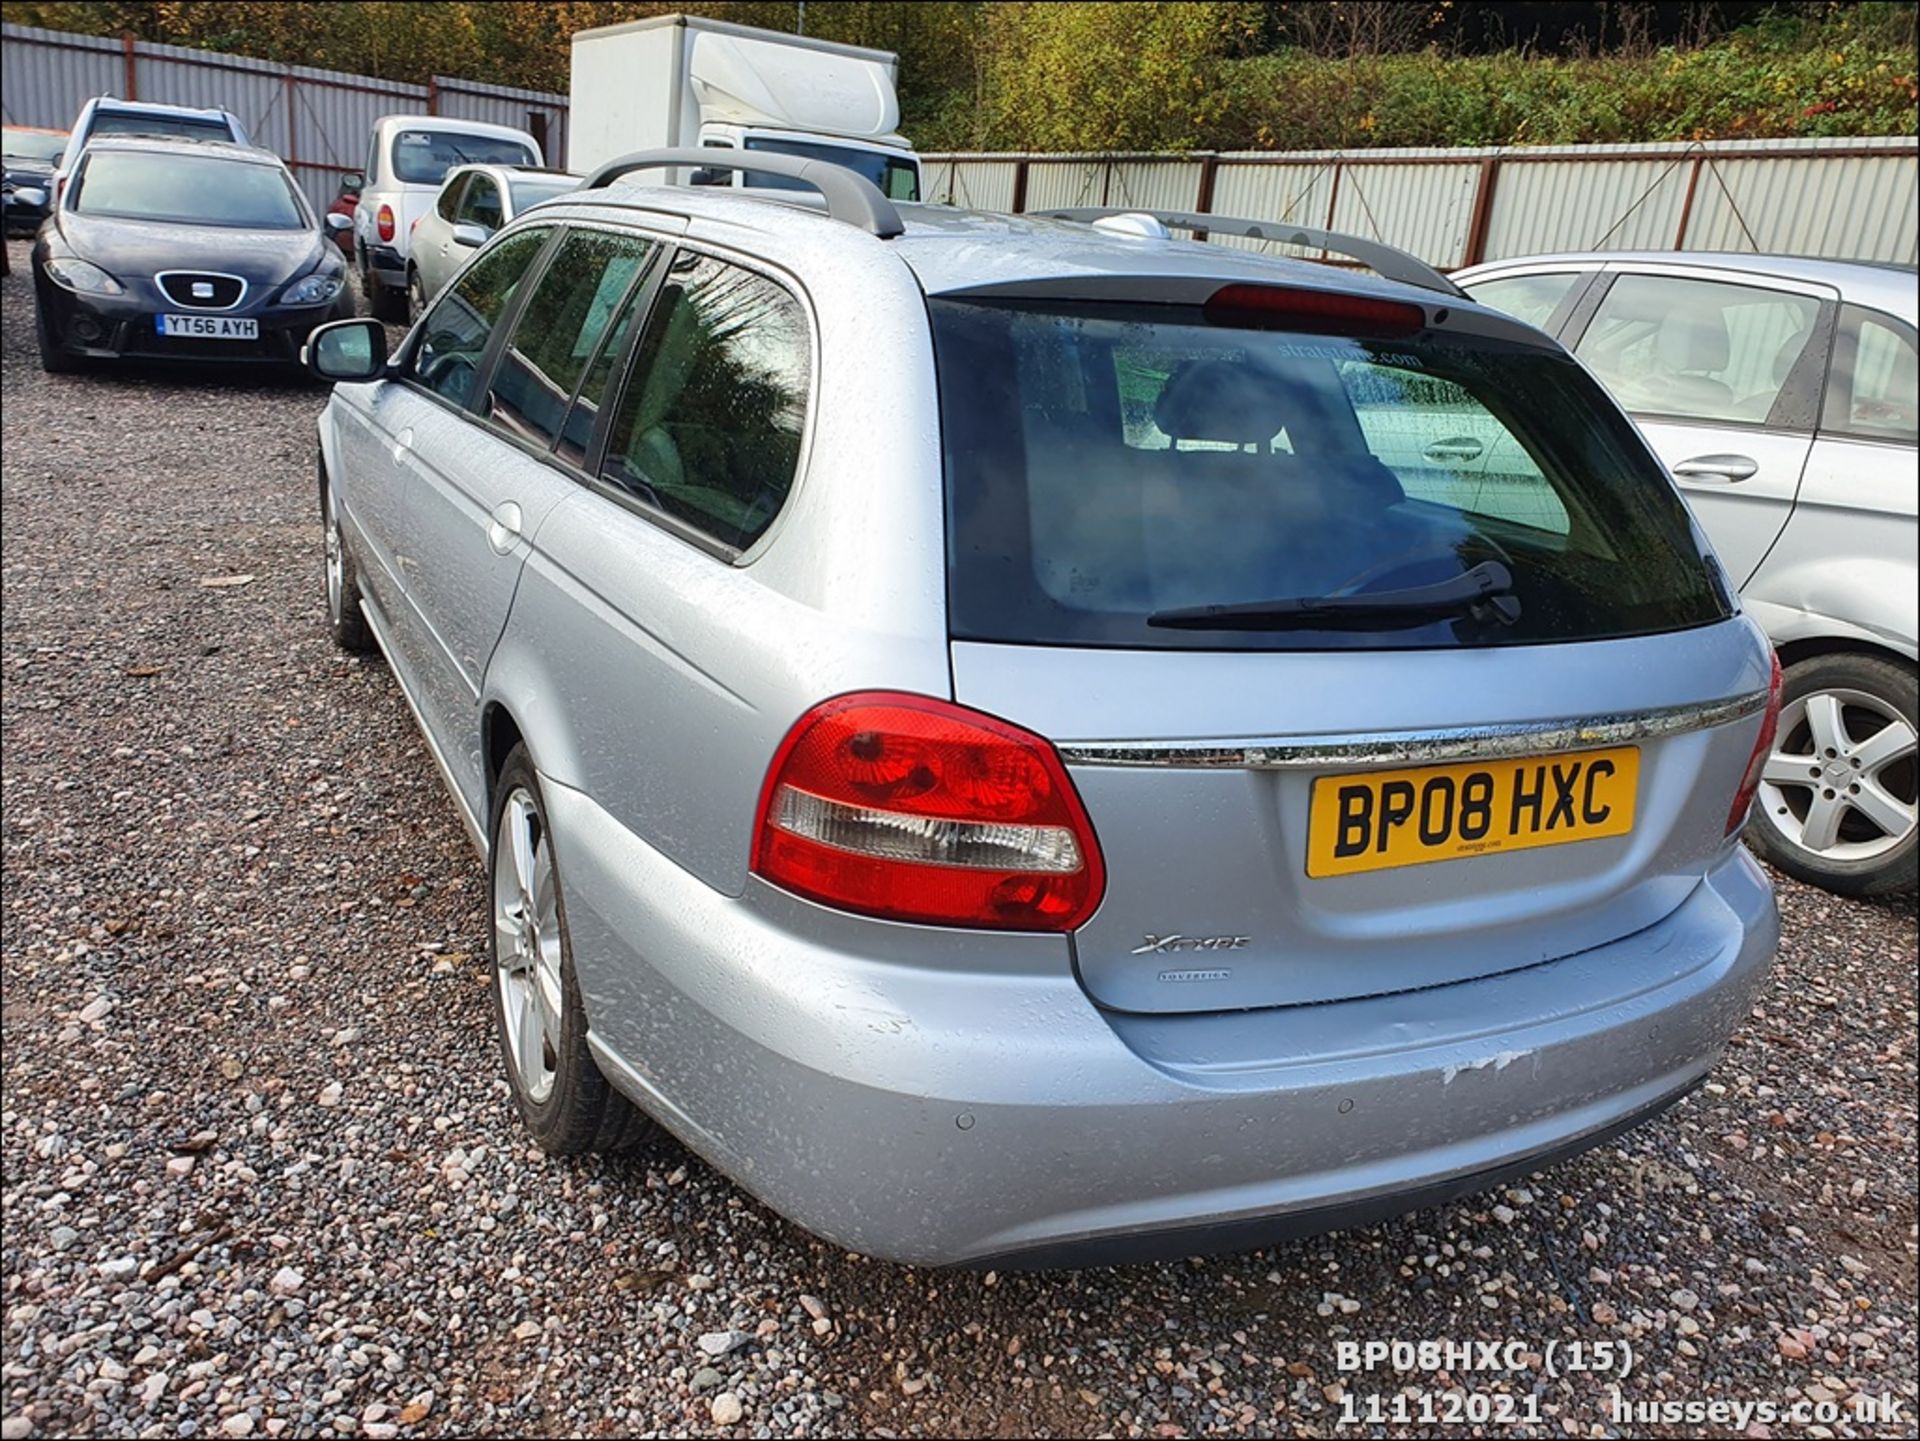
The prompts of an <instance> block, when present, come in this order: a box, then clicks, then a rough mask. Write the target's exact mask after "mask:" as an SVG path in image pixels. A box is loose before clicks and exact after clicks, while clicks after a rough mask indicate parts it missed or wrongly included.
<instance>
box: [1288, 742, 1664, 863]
mask: <svg viewBox="0 0 1920 1441" xmlns="http://www.w3.org/2000/svg"><path fill="white" fill-rule="evenodd" d="M1639 779H1640V750H1639V747H1637V746H1620V747H1617V748H1616V749H1613V750H1603V751H1578V752H1575V753H1573V754H1571V755H1557V756H1536V757H1521V758H1518V759H1515V760H1502V761H1469V762H1466V763H1465V764H1462V765H1451V766H1420V767H1418V768H1416V769H1413V770H1400V771H1364V772H1362V773H1360V774H1358V775H1343V776H1321V777H1320V778H1319V779H1318V780H1316V781H1315V782H1314V783H1313V805H1312V807H1311V809H1310V811H1309V813H1308V816H1307V874H1308V875H1310V876H1316V877H1317V876H1345V875H1352V874H1353V873H1355V872H1356V871H1379V870H1386V869H1387V868H1388V867H1390V866H1418V865H1424V864H1425V863H1426V862H1428V861H1451V860H1458V859H1460V858H1461V857H1463V856H1485V855H1492V854H1493V853H1494V852H1495V851H1518V850H1526V849H1529V848H1531V847H1533V846H1558V845H1565V844H1566V843H1568V842H1569V841H1591V840H1598V839H1599V838H1600V837H1602V836H1623V835H1625V834H1626V833H1627V832H1628V831H1630V830H1632V829H1633V801H1634V795H1635V793H1636V791H1637V789H1638V782H1639Z"/></svg>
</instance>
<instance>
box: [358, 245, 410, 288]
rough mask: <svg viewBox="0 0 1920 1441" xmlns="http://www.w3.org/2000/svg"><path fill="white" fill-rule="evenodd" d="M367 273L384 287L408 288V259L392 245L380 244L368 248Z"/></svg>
mask: <svg viewBox="0 0 1920 1441" xmlns="http://www.w3.org/2000/svg"><path fill="white" fill-rule="evenodd" d="M366 252H367V255H366V270H367V273H368V274H369V275H370V276H371V277H372V278H373V279H375V280H377V281H379V282H380V283H381V284H382V285H392V286H397V287H399V288H401V289H405V288H406V284H407V258H406V256H404V255H402V254H401V253H400V252H399V251H398V250H396V249H394V247H393V246H391V245H381V244H378V243H375V244H372V245H369V246H367V247H366Z"/></svg>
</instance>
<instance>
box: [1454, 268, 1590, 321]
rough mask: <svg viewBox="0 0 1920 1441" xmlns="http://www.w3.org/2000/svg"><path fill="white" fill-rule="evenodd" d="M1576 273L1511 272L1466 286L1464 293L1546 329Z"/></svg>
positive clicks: (1564, 297) (1576, 277)
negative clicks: (1505, 275)
mask: <svg viewBox="0 0 1920 1441" xmlns="http://www.w3.org/2000/svg"><path fill="white" fill-rule="evenodd" d="M1579 278H1580V276H1579V275H1578V274H1577V273H1574V272H1566V273H1562V274H1558V275H1511V276H1507V277H1505V278H1503V279H1500V280H1484V281H1481V282H1480V283H1479V284H1478V285H1469V286H1468V287H1467V288H1466V289H1467V294H1469V295H1471V296H1472V297H1473V298H1474V299H1475V300H1476V301H1478V302H1479V303H1480V304H1482V305H1490V306H1492V307H1493V308H1494V309H1495V310H1504V311H1505V312H1506V313H1507V314H1508V315H1511V316H1512V317H1513V318H1514V319H1515V320H1522V321H1525V322H1526V323H1527V324H1528V325H1537V326H1539V327H1541V328H1542V329H1545V328H1546V324H1547V322H1548V321H1549V320H1551V319H1553V312H1554V311H1556V310H1558V309H1559V308H1560V302H1561V301H1563V300H1565V299H1566V298H1567V292H1568V291H1570V290H1572V289H1573V283H1574V281H1576V280H1578V279H1579Z"/></svg>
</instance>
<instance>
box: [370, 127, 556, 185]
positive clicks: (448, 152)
mask: <svg viewBox="0 0 1920 1441" xmlns="http://www.w3.org/2000/svg"><path fill="white" fill-rule="evenodd" d="M539 163H540V157H539V156H537V155H535V154H534V153H533V151H531V150H530V149H528V148H527V146H526V145H525V143H523V142H522V141H519V140H508V139H505V138H501V137H496V136H492V135H470V134H467V133H465V132H463V131H459V130H402V131H400V132H399V133H398V134H396V135H395V136H394V137H393V174H394V178H395V179H397V180H399V181H401V182H403V183H404V184H407V185H438V184H439V183H440V182H441V181H442V180H445V179H446V178H447V172H448V171H449V170H451V169H453V167H454V166H456V165H538V164H539Z"/></svg>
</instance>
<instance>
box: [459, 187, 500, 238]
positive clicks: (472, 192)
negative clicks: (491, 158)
mask: <svg viewBox="0 0 1920 1441" xmlns="http://www.w3.org/2000/svg"><path fill="white" fill-rule="evenodd" d="M453 218H454V219H455V220H456V221H459V222H460V223H461V224H464V225H477V226H479V227H480V228H481V229H482V230H484V231H486V232H487V234H489V235H491V234H493V232H494V231H496V230H498V229H499V228H500V226H501V223H502V221H501V214H500V187H499V186H498V185H496V184H494V182H493V177H492V176H490V175H475V176H473V177H472V178H471V179H469V180H468V181H467V189H466V193H465V194H464V195H462V196H461V197H460V208H459V209H458V210H456V211H455V212H454V216H453Z"/></svg>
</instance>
